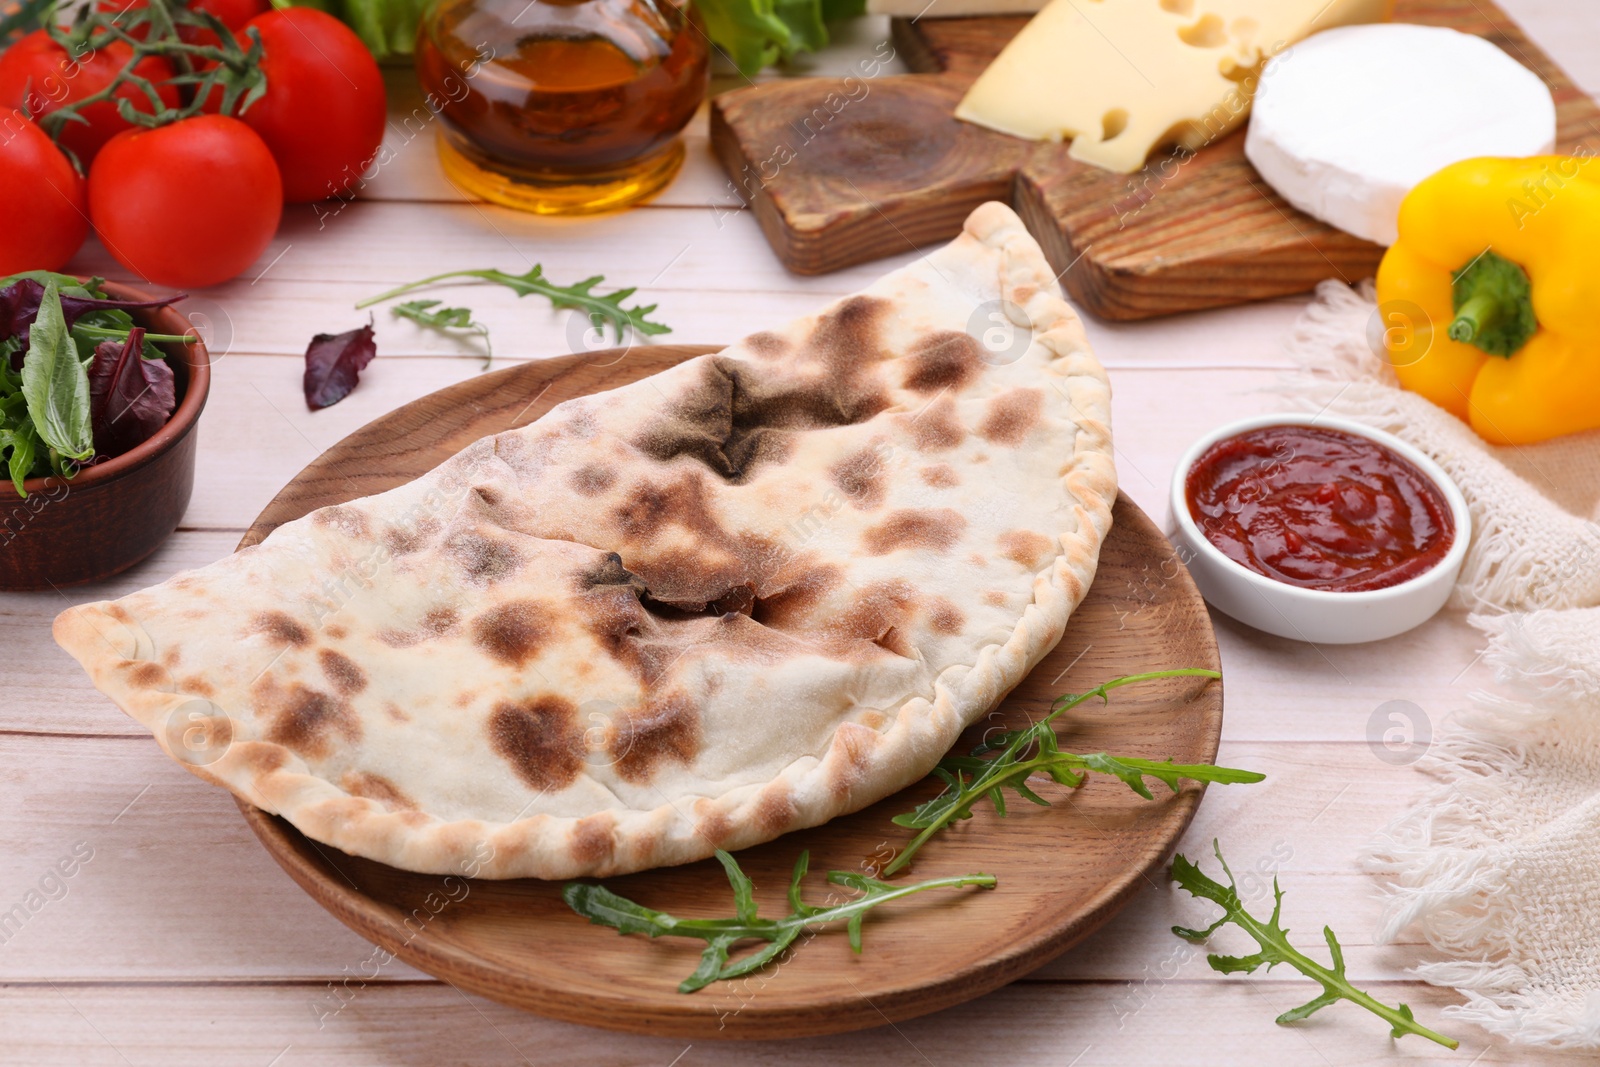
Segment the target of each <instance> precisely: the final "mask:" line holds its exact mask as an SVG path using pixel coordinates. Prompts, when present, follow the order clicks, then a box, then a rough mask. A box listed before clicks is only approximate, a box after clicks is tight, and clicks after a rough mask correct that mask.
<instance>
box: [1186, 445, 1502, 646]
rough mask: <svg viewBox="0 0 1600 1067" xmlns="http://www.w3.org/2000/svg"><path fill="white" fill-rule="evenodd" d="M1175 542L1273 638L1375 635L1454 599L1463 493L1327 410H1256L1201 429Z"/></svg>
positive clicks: (1419, 457) (1463, 547)
mask: <svg viewBox="0 0 1600 1067" xmlns="http://www.w3.org/2000/svg"><path fill="white" fill-rule="evenodd" d="M1172 517H1173V524H1174V527H1175V529H1174V532H1173V536H1172V541H1173V544H1174V545H1175V546H1176V547H1177V549H1178V552H1179V558H1180V559H1182V560H1183V562H1184V563H1185V564H1186V565H1187V566H1188V568H1189V573H1190V574H1191V575H1192V576H1193V578H1194V581H1195V585H1197V586H1198V587H1199V589H1200V593H1201V595H1202V596H1204V597H1205V598H1206V601H1207V602H1208V603H1209V604H1210V605H1211V606H1212V607H1214V608H1216V609H1217V610H1218V611H1221V612H1223V613H1224V614H1226V615H1230V616H1232V617H1233V618H1235V619H1238V620H1239V621H1240V622H1243V623H1246V624H1248V625H1250V626H1253V627H1255V628H1256V629H1258V630H1265V631H1266V632H1268V633H1271V634H1277V635H1278V636H1280V637H1288V638H1292V639H1295V640H1299V641H1309V642H1312V643H1327V644H1351V643H1355V642H1360V641H1377V640H1381V639H1383V638H1386V637H1393V636H1394V635H1396V634H1400V633H1404V632H1405V631H1407V630H1409V629H1411V628H1412V627H1415V626H1418V625H1420V624H1422V623H1423V622H1426V621H1427V620H1428V619H1429V618H1431V617H1432V616H1433V615H1434V614H1435V613H1436V612H1437V611H1438V610H1439V609H1440V608H1441V607H1443V606H1444V604H1445V601H1446V600H1448V599H1449V597H1450V591H1451V589H1452V588H1453V587H1454V585H1455V581H1456V576H1457V575H1458V574H1459V573H1460V571H1461V563H1462V561H1463V560H1464V559H1465V558H1466V554H1467V544H1468V542H1469V541H1470V539H1471V536H1472V518H1471V515H1470V514H1469V513H1468V511H1467V502H1466V499H1465V498H1464V497H1463V496H1462V495H1461V490H1459V489H1458V488H1456V486H1455V483H1453V482H1452V481H1451V480H1450V478H1449V476H1448V475H1447V474H1445V472H1444V471H1443V469H1441V468H1440V467H1439V465H1438V464H1437V463H1435V462H1434V461H1433V460H1431V459H1429V458H1428V457H1427V456H1426V455H1424V454H1423V453H1421V452H1419V451H1418V450H1417V449H1415V448H1413V447H1412V446H1410V445H1408V444H1406V443H1405V442H1404V441H1402V440H1400V439H1399V438H1398V437H1395V436H1394V435H1393V434H1388V433H1384V432H1383V431H1382V430H1375V429H1372V428H1371V427H1369V426H1364V425H1362V424H1361V423H1358V422H1351V421H1350V420H1348V419H1340V418H1334V417H1332V416H1328V415H1318V416H1311V415H1303V414H1289V415H1262V416H1258V417H1256V418H1250V419H1242V420H1240V421H1238V422H1233V423H1229V424H1228V425H1226V426H1222V427H1219V428H1218V429H1216V430H1214V431H1212V432H1211V433H1209V434H1207V435H1206V436H1205V437H1202V438H1201V439H1200V440H1198V441H1196V442H1195V443H1194V444H1193V445H1192V446H1191V447H1190V448H1189V450H1188V452H1186V453H1185V454H1184V457H1183V459H1182V460H1181V461H1180V462H1179V463H1178V467H1177V470H1176V471H1175V472H1174V473H1173V478H1172Z"/></svg>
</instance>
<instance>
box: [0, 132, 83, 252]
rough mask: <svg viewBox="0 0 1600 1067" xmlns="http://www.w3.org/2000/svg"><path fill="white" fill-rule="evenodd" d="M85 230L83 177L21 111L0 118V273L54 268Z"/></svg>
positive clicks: (72, 250)
mask: <svg viewBox="0 0 1600 1067" xmlns="http://www.w3.org/2000/svg"><path fill="white" fill-rule="evenodd" d="M88 233H89V205H88V202H87V200H86V199H85V194H84V181H83V178H82V177H80V176H79V174H78V172H77V171H76V170H74V169H73V167H72V164H71V163H70V162H68V160H67V157H66V156H64V155H62V154H61V149H59V148H57V147H56V145H55V142H54V141H52V140H50V137H49V135H47V134H46V133H45V132H44V131H43V130H41V129H40V128H39V127H38V126H35V125H34V124H33V123H31V122H29V121H28V120H27V119H26V118H24V117H23V115H22V113H21V112H18V111H9V112H5V113H3V117H0V274H15V273H17V272H18V271H23V270H56V269H58V268H59V267H61V266H62V265H63V264H65V263H66V262H67V260H69V259H71V258H72V255H73V253H74V252H76V251H77V250H78V246H79V245H81V244H83V239H84V237H86V236H88Z"/></svg>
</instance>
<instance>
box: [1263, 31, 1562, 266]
mask: <svg viewBox="0 0 1600 1067" xmlns="http://www.w3.org/2000/svg"><path fill="white" fill-rule="evenodd" d="M1555 136H1556V109H1555V102H1554V100H1552V99H1551V96H1550V90H1549V89H1548V88H1546V87H1545V84H1544V82H1543V81H1541V80H1540V78H1539V76H1538V75H1537V74H1535V73H1533V72H1532V71H1530V70H1528V69H1527V68H1526V67H1524V66H1522V64H1520V63H1518V62H1517V61H1516V60H1514V59H1512V58H1511V57H1510V56H1508V55H1506V54H1505V53H1504V52H1502V51H1501V50H1500V49H1499V48H1496V47H1495V46H1494V45H1493V44H1491V43H1489V42H1488V41H1486V40H1484V39H1483V38H1481V37H1474V36H1472V35H1471V34H1466V33H1460V32H1458V31H1456V30H1451V29H1445V28H1443V27H1438V26H1415V25H1409V24H1405V23H1390V24H1381V25H1370V26H1345V27H1340V28H1337V29H1331V30H1325V31H1324V32H1322V33H1318V34H1315V35H1313V36H1311V37H1308V38H1307V39H1306V40H1304V41H1301V42H1299V43H1298V44H1295V45H1294V46H1293V47H1291V48H1290V49H1288V50H1287V51H1284V52H1282V53H1280V54H1278V55H1277V56H1275V57H1273V59H1272V60H1271V61H1270V62H1268V63H1267V66H1266V69H1265V70H1264V71H1263V72H1262V76H1261V83H1260V86H1259V87H1258V88H1257V90H1256V98H1255V112H1254V114H1253V115H1252V117H1251V119H1250V132H1249V133H1248V134H1247V135H1246V137H1245V149H1244V150H1245V155H1246V156H1248V157H1249V159H1250V162H1251V163H1252V164H1254V165H1255V168H1256V170H1258V171H1260V172H1261V176H1262V177H1263V178H1265V179H1266V180H1267V181H1268V182H1269V183H1271V185H1272V187H1273V188H1274V189H1276V190H1277V191H1278V192H1279V193H1281V194H1282V195H1283V198H1284V199H1285V200H1287V201H1289V203H1291V204H1293V205H1294V206H1295V207H1297V208H1299V209H1300V210H1301V211H1304V212H1305V213H1306V214H1308V215H1312V216H1314V217H1316V218H1319V219H1321V220H1322V221H1324V222H1326V223H1329V224H1330V225H1333V226H1337V227H1338V228H1339V229H1341V230H1345V231H1347V232H1349V233H1353V234H1355V235H1356V236H1357V237H1364V238H1366V239H1367V240H1369V241H1374V242H1376V243H1378V244H1381V245H1390V244H1393V243H1394V242H1395V239H1396V237H1397V232H1396V220H1397V218H1398V216H1399V211H1400V201H1401V200H1402V199H1403V198H1404V197H1405V195H1406V193H1408V192H1410V191H1411V188H1412V186H1414V185H1416V184H1417V183H1418V182H1420V181H1421V180H1422V179H1424V178H1426V177H1427V176H1428V175H1430V174H1432V173H1434V172H1435V171H1438V170H1440V169H1442V168H1443V167H1445V166H1448V165H1449V164H1451V163H1455V162H1457V161H1459V160H1463V159H1471V158H1473V157H1476V156H1532V155H1538V154H1540V153H1542V152H1548V151H1550V150H1551V149H1552V148H1553V147H1554V145H1555Z"/></svg>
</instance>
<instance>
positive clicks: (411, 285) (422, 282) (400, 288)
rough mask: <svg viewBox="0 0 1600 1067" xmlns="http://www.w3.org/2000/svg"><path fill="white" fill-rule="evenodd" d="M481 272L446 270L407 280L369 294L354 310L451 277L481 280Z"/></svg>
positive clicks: (359, 309)
mask: <svg viewBox="0 0 1600 1067" xmlns="http://www.w3.org/2000/svg"><path fill="white" fill-rule="evenodd" d="M482 273H483V272H482V271H471V270H447V271H445V272H444V273H443V274H435V275H433V276H432V277H431V278H420V279H418V280H417V281H414V282H407V283H406V284H404V285H397V286H395V287H394V288H393V289H390V290H389V291H388V292H386V293H379V294H378V295H377V296H369V297H368V298H367V299H365V300H363V301H361V302H360V303H358V304H356V310H357V311H364V310H366V309H367V308H369V307H372V306H373V305H374V304H381V303H383V302H384V301H385V300H393V299H394V298H395V297H397V296H405V295H406V294H407V293H411V292H415V291H416V290H418V289H423V288H426V287H427V286H430V285H438V284H439V283H440V282H445V281H449V280H450V279H451V278H462V277H473V278H475V279H477V280H482V279H481V278H478V276H479V275H481V274H482Z"/></svg>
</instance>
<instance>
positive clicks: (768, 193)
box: [711, 0, 1600, 320]
mask: <svg viewBox="0 0 1600 1067" xmlns="http://www.w3.org/2000/svg"><path fill="white" fill-rule="evenodd" d="M1395 18H1396V20H1398V21H1403V22H1421V23H1431V24H1434V25H1440V26H1451V27H1454V28H1455V29H1458V30H1462V31H1465V32H1467V33H1475V34H1478V35H1480V36H1483V37H1487V38H1488V39H1489V40H1491V41H1493V42H1494V43H1495V44H1497V45H1499V46H1500V47H1501V48H1502V49H1504V50H1505V51H1506V52H1507V53H1508V54H1509V55H1511V56H1512V57H1514V58H1515V59H1517V60H1518V61H1519V62H1521V63H1522V64H1524V65H1525V66H1527V67H1529V68H1531V69H1532V70H1534V71H1536V72H1537V73H1538V74H1539V76H1540V77H1542V78H1543V79H1544V80H1545V82H1546V84H1548V85H1549V86H1550V89H1551V91H1552V92H1553V93H1554V94H1555V100H1556V115H1557V122H1558V147H1560V148H1561V149H1562V150H1567V151H1570V150H1571V149H1572V148H1574V147H1575V146H1576V145H1577V144H1578V143H1579V142H1580V141H1582V140H1583V139H1584V138H1585V137H1588V138H1589V139H1590V143H1591V145H1592V143H1593V141H1594V139H1595V136H1596V133H1597V131H1600V107H1596V106H1595V103H1594V101H1593V100H1591V99H1590V98H1589V97H1588V96H1587V95H1585V94H1584V93H1583V92H1582V90H1580V89H1578V88H1577V87H1576V86H1574V85H1573V84H1572V81H1571V79H1570V78H1568V77H1567V75H1566V74H1565V73H1564V72H1563V71H1562V70H1561V69H1560V68H1559V67H1557V66H1556V65H1555V64H1554V63H1552V62H1551V61H1550V59H1549V57H1547V56H1546V55H1545V54H1544V53H1543V52H1541V51H1540V50H1539V49H1538V48H1537V47H1535V46H1534V45H1533V44H1531V43H1530V42H1529V41H1528V39H1527V37H1525V36H1524V35H1523V33H1522V31H1521V29H1519V28H1518V27H1517V25H1516V24H1515V23H1514V22H1512V21H1511V19H1510V18H1509V17H1508V16H1507V15H1506V14H1505V13H1504V12H1503V11H1501V10H1500V9H1499V8H1497V7H1495V6H1494V4H1493V3H1492V2H1491V0H1397V3H1396V5H1395ZM1026 21H1027V20H1026V19H1025V18H1022V17H1008V18H1000V17H991V18H965V19H939V18H924V19H921V20H919V21H908V20H905V19H895V20H894V22H893V43H894V47H895V50H896V52H897V54H898V55H899V56H900V57H901V58H902V59H904V60H905V61H906V63H907V64H908V65H909V66H910V67H911V68H912V69H913V70H915V71H918V72H919V73H917V74H914V75H907V76H896V77H877V78H862V77H856V78H805V79H798V80H788V81H775V82H769V83H766V84H762V85H756V86H752V87H750V88H746V89H739V90H735V91H733V92H728V93H724V94H722V95H720V96H718V97H716V98H715V99H714V100H713V101H712V104H711V143H712V146H713V147H714V148H715V150H716V152H717V155H718V158H719V159H720V160H721V161H722V165H723V166H724V167H725V168H726V169H727V171H728V174H729V176H730V179H731V180H732V183H733V186H734V188H735V189H736V190H737V191H738V193H739V194H740V196H741V197H743V199H745V200H746V201H747V202H748V203H749V204H750V207H751V209H752V210H754V212H755V215H756V218H757V219H758V220H759V221H760V223H761V228H762V230H763V231H764V232H765V233H766V235H767V240H768V241H770V242H771V244H772V247H773V250H774V251H776V252H777V254H778V258H779V259H781V260H782V261H783V263H784V265H785V266H787V267H788V268H789V269H790V270H793V271H795V272H797V273H799V274H822V273H826V272H827V271H831V270H838V269H839V268H840V267H847V266H850V265H852V264H855V263H862V262H865V261H867V260H871V259H877V258H879V257H881V256H886V255H891V254H894V253H897V252H904V251H906V250H908V249H911V248H920V247H922V246H924V245H928V244H933V243H937V242H942V241H946V240H949V239H950V238H951V237H954V236H955V235H956V233H958V232H959V231H960V228H961V221H962V220H963V219H964V218H966V216H967V213H968V212H970V211H971V210H972V209H973V208H974V207H976V206H977V205H978V204H980V203H982V202H983V201H985V200H1004V201H1007V202H1008V203H1010V204H1011V205H1012V206H1013V207H1014V208H1015V209H1016V210H1017V213H1018V214H1020V215H1021V216H1022V218H1023V219H1024V221H1026V222H1027V224H1028V228H1029V229H1030V230H1032V231H1033V235H1034V237H1036V238H1037V239H1038V241H1039V243H1040V244H1041V245H1042V246H1043V247H1044V250H1045V254H1046V256H1048V257H1049V259H1050V262H1051V265H1052V266H1054V268H1055V269H1056V270H1057V271H1060V272H1062V274H1061V281H1062V284H1063V285H1065V287H1066V289H1067V292H1068V293H1069V294H1070V295H1071V297H1072V298H1073V300H1074V301H1075V302H1076V303H1077V304H1078V305H1079V306H1080V307H1083V308H1086V309H1088V310H1089V311H1091V312H1093V313H1094V314H1096V315H1099V316H1101V317H1103V318H1107V319H1118V320H1128V319H1145V318H1150V317H1152V316H1156V315H1166V314H1169V313H1172V312H1176V311H1188V310H1193V309H1196V308H1206V307H1218V306H1222V305H1228V304H1241V303H1245V302H1247V301H1251V300H1260V299H1263V298H1266V297H1272V296H1282V295H1285V294H1289V293H1299V292H1305V291H1306V290H1309V289H1311V288H1312V287H1314V286H1315V285H1316V284H1317V282H1319V281H1322V280H1323V279H1325V278H1341V279H1344V280H1345V281H1355V280H1358V279H1361V278H1364V277H1367V276H1369V275H1371V274H1372V273H1373V271H1374V270H1375V269H1376V267H1377V264H1378V259H1379V258H1380V256H1381V255H1382V251H1383V250H1382V249H1381V248H1380V247H1378V246H1377V245H1374V244H1371V243H1369V242H1367V241H1363V240H1361V239H1360V238H1357V237H1352V236H1350V235H1349V234H1346V233H1343V232H1342V231H1339V230H1336V229H1333V228H1332V227H1330V226H1327V225H1325V224H1324V223H1321V222H1318V221H1316V220H1315V219H1313V218H1311V217H1310V216H1308V215H1304V214H1301V213H1300V212H1299V211H1297V210H1295V209H1294V208H1292V207H1290V206H1289V204H1288V203H1287V202H1286V201H1284V199H1283V198H1282V197H1280V196H1278V194H1277V193H1276V192H1274V191H1273V190H1272V188H1271V187H1270V186H1268V185H1267V183H1266V182H1265V181H1263V180H1262V178H1261V176H1260V175H1259V174H1257V173H1256V171H1255V168H1253V167H1252V166H1250V164H1249V162H1248V161H1247V160H1246V159H1245V157H1244V129H1243V128H1241V129H1239V130H1237V131H1236V132H1234V133H1232V134H1230V135H1229V136H1227V137H1224V138H1222V139H1220V140H1218V141H1217V142H1216V143H1214V144H1212V145H1209V146H1207V147H1205V148H1203V149H1201V150H1200V151H1199V152H1198V153H1196V154H1195V155H1194V156H1193V158H1191V159H1189V160H1188V161H1187V162H1184V163H1181V164H1180V163H1179V162H1178V161H1177V157H1174V156H1172V155H1170V154H1162V153H1157V155H1156V156H1154V157H1153V158H1152V161H1151V162H1150V163H1149V164H1148V165H1147V166H1146V167H1145V169H1144V170H1143V171H1141V172H1140V173H1138V174H1132V175H1128V174H1113V173H1111V172H1109V171H1105V170H1101V169H1099V168H1098V167H1092V166H1089V165H1087V164H1083V163H1078V162H1076V161H1074V160H1071V159H1069V158H1068V157H1067V154H1066V152H1067V150H1066V148H1065V147H1064V146H1061V145H1051V144H1039V143H1035V142H1031V141H1023V140H1019V139H1017V138H1014V137H1007V136H1005V135H1003V134H998V133H994V132H993V131H990V130H986V129H983V128H982V127H979V126H974V125H972V124H970V123H966V122H958V121H957V120H956V119H955V118H954V115H953V112H954V110H955V106H956V104H957V102H959V101H960V99H961V97H962V95H963V94H964V93H965V92H966V89H967V87H968V86H969V85H971V83H972V81H973V80H974V79H975V78H976V77H977V76H978V74H979V73H981V72H982V71H983V69H984V68H985V67H986V66H988V64H989V62H990V60H992V59H993V58H994V57H995V56H996V55H997V54H999V52H1000V49H1001V48H1002V47H1003V46H1004V45H1005V44H1006V42H1007V41H1009V40H1010V39H1011V38H1012V37H1014V36H1015V35H1016V34H1017V32H1018V31H1019V30H1021V29H1022V27H1023V25H1024V24H1025V23H1026ZM868 69H869V70H870V68H868Z"/></svg>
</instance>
